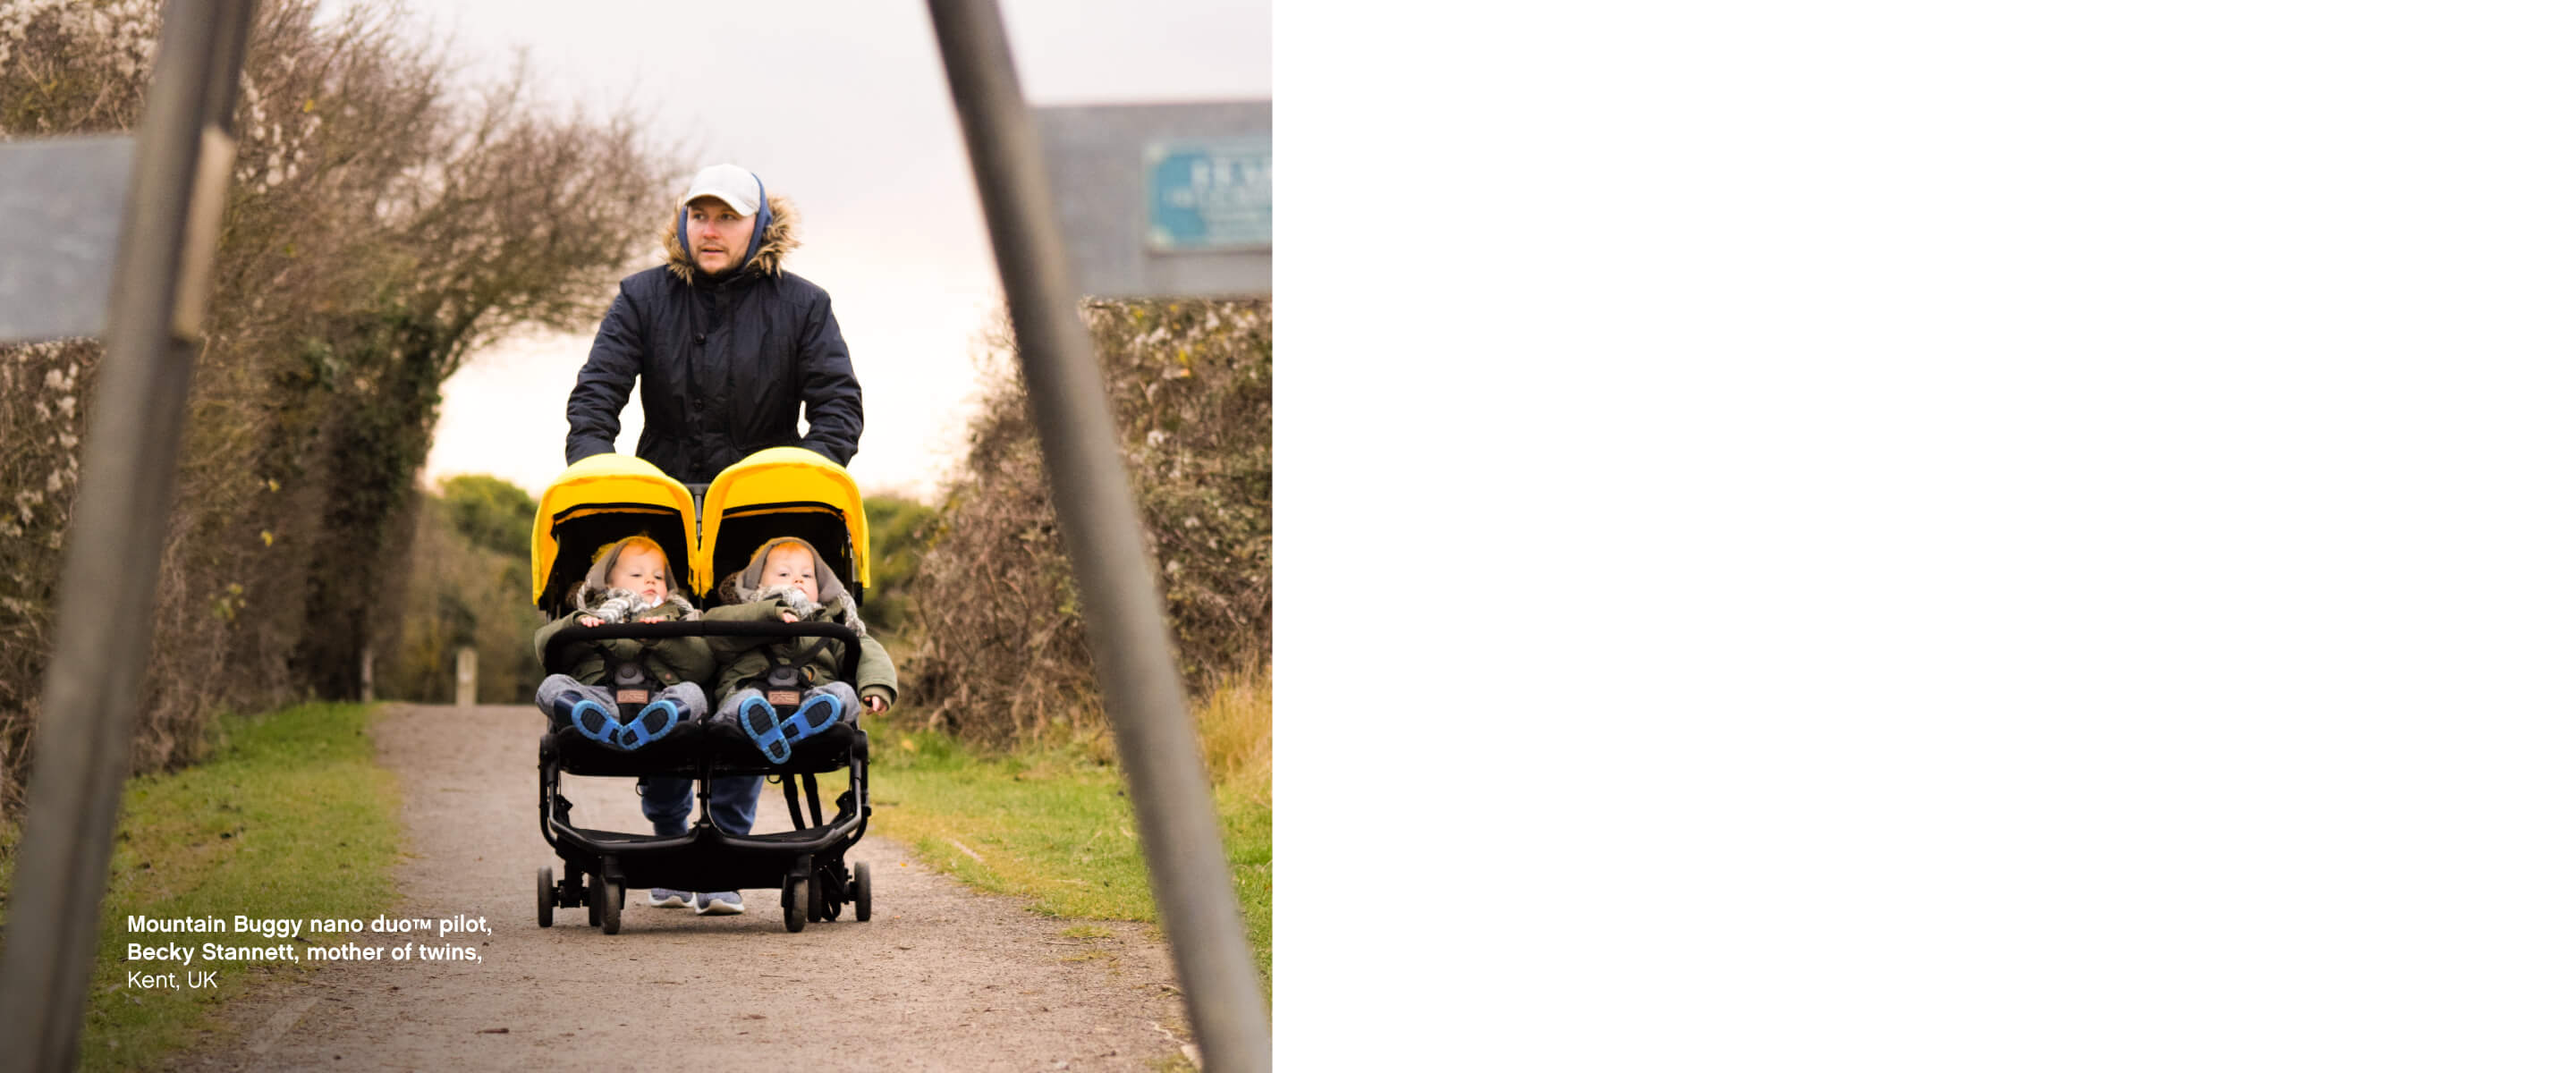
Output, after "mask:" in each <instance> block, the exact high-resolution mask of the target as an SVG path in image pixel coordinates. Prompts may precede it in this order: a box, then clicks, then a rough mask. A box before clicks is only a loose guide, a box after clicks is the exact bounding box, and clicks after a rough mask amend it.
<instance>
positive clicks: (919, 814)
mask: <svg viewBox="0 0 2576 1073" xmlns="http://www.w3.org/2000/svg"><path fill="white" fill-rule="evenodd" d="M1265 699H1266V698H1265ZM1265 709H1266V705H1265ZM1265 715H1266V711H1265ZM1265 722H1266V720H1265ZM868 734H869V737H870V739H871V740H872V741H873V742H875V744H876V747H875V750H874V752H875V754H876V755H875V762H874V768H873V770H872V771H871V772H870V779H871V782H872V785H871V787H870V789H871V796H872V797H873V798H874V799H875V803H876V805H877V811H876V816H875V818H874V819H873V820H872V821H870V822H871V825H872V826H871V830H872V831H875V832H882V833H884V834H886V835H888V836H890V837H893V838H897V839H901V840H902V841H904V842H907V843H910V844H911V845H912V847H913V851H914V856H915V857H916V858H917V859H918V863H923V864H928V865H930V866H931V867H933V868H936V869H938V870H940V871H942V872H946V873H949V874H950V875H954V876H956V877H958V878H959V879H962V880H964V881H966V882H967V883H969V884H971V885H973V886H976V887H979V888H982V889H984V890H990V891H996V892H999V893H1003V894H1010V895H1015V896H1018V897H1021V898H1026V899H1029V900H1030V901H1031V902H1032V903H1033V905H1034V908H1036V909H1037V911H1039V912H1041V913H1045V914H1048V915H1050V916H1057V917H1067V918H1075V919H1102V920H1141V921H1152V920H1153V919H1154V894H1153V890H1152V888H1151V886H1149V884H1148V882H1147V880H1146V876H1145V859H1144V855H1143V851H1142V850H1141V849H1139V848H1138V846H1137V843H1136V820H1135V813H1134V810H1133V809H1131V808H1130V807H1129V806H1128V803H1127V796H1126V785H1125V783H1124V782H1123V781H1122V780H1121V779H1120V777H1119V774H1118V772H1117V770H1116V769H1114V768H1112V767H1109V766H1106V765H1103V764H1099V763H1097V762H1094V761H1092V760H1090V759H1088V756H1087V754H1086V752H1085V751H1084V750H1081V749H1078V748H1063V749H1052V750H1041V749H1026V750H1021V751H1018V752H1014V753H1010V754H1006V755H1001V756H981V755H976V754H975V753H973V752H971V751H969V750H967V749H965V748H963V747H962V746H960V745H959V744H958V743H956V742H955V741H953V740H950V739H949V738H947V737H945V736H942V735H938V734H934V733H928V732H924V731H919V730H891V729H887V728H885V727H881V726H870V727H869V728H868ZM1263 759H1264V761H1265V763H1264V770H1263V771H1262V772H1261V776H1260V779H1259V782H1258V784H1257V785H1245V786H1243V787H1241V788H1238V787H1237V785H1236V784H1234V783H1233V782H1223V783H1220V784H1219V785H1218V786H1217V788H1216V803H1217V819H1218V823H1219V828H1220V831H1221V834H1222V837H1223V839H1224V841H1225V849H1226V858H1227V860H1228V862H1229V865H1230V867H1231V870H1232V871H1233V873H1234V889H1235V895H1236V896H1237V897H1238V898H1239V899H1240V900H1241V902H1242V905H1243V922H1244V930H1245V932H1246V934H1247V936H1248V938H1250V940H1251V943H1252V957H1253V962H1254V963H1255V964H1256V965H1257V966H1259V968H1260V970H1261V978H1262V983H1263V986H1264V987H1265V988H1266V987H1267V986H1268V984H1269V980H1270V804H1269V800H1268V797H1269V795H1268V789H1269V785H1268V784H1269V778H1268V771H1267V763H1266V761H1267V757H1266V756H1265V757H1264V758H1263ZM1245 782H1246V783H1247V784H1248V783H1249V782H1250V780H1245ZM970 851H971V852H970ZM1081 930H1082V929H1081V928H1079V927H1078V926H1077V927H1075V928H1068V929H1067V930H1066V931H1065V933H1064V934H1066V935H1069V936H1071V935H1074V934H1075V933H1076V932H1077V931H1081Z"/></svg>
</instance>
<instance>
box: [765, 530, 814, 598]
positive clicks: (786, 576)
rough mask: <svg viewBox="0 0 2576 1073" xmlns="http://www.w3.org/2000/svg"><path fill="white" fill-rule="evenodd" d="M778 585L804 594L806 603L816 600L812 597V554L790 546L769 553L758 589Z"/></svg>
mask: <svg viewBox="0 0 2576 1073" xmlns="http://www.w3.org/2000/svg"><path fill="white" fill-rule="evenodd" d="M780 585H794V586H796V591H798V592H801V593H804V594H805V600H806V602H808V603H811V602H813V601H814V600H815V599H817V597H816V596H815V595H814V593H815V589H816V586H815V584H814V556H813V553H811V552H808V551H806V550H805V549H803V548H800V547H796V546H795V545H792V544H791V545H788V546H785V547H781V548H777V549H775V550H773V551H771V552H770V553H769V563H768V565H766V566H764V567H762V568H761V572H760V587H761V588H764V589H768V588H776V587H778V586H780Z"/></svg>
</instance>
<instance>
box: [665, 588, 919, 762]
mask: <svg viewBox="0 0 2576 1073" xmlns="http://www.w3.org/2000/svg"><path fill="white" fill-rule="evenodd" d="M716 602H717V604H718V606H716V607H713V608H710V609H708V611H707V613H706V618H707V620H708V621H710V622H720V621H734V622H830V623H835V624H838V625H842V626H847V627H849V628H850V629H851V630H852V631H854V632H856V633H857V634H858V635H859V660H858V680H857V681H855V682H843V681H840V680H839V676H838V675H837V674H836V673H835V672H836V670H837V669H838V668H839V666H840V661H841V642H839V641H836V640H832V639H830V638H822V637H816V638H781V639H779V640H776V641H769V642H766V643H764V642H762V641H761V639H759V638H753V637H739V638H737V637H715V638H709V641H710V642H711V644H712V646H713V657H714V660H715V662H716V664H717V666H718V670H717V671H716V676H715V679H714V681H715V685H716V692H717V694H718V695H719V696H722V697H723V698H724V700H723V702H722V703H721V704H720V705H719V706H718V708H717V715H716V719H717V721H718V722H728V723H736V724H739V725H740V726H741V727H742V729H743V733H744V734H746V735H748V736H749V737H750V738H751V740H752V744H754V745H757V746H759V748H760V752H761V755H763V756H766V757H768V758H769V760H770V762H771V763H778V764H783V763H786V762H787V758H788V755H789V753H790V752H791V751H792V750H793V749H794V748H795V746H796V743H797V742H799V741H802V740H804V739H805V738H807V737H809V736H811V735H813V734H816V733H819V732H821V731H822V730H823V729H825V728H827V727H829V726H831V725H832V724H834V723H836V722H839V721H840V720H841V719H842V718H844V717H845V716H847V717H851V718H855V715H854V713H853V709H856V708H860V707H864V708H865V709H866V710H867V711H870V712H882V711H884V710H886V708H887V707H888V706H890V705H892V704H893V703H894V700H895V696H896V692H895V675H894V660H893V659H891V658H889V657H888V656H887V655H886V650H885V647H884V646H883V645H879V644H878V643H877V642H876V638H873V637H870V636H868V635H867V627H866V625H865V624H863V623H861V622H860V621H859V616H858V609H857V608H856V606H854V605H853V604H852V602H851V600H850V595H849V592H848V591H847V590H845V589H843V588H842V586H841V580H840V578H838V577H836V576H834V575H833V573H832V568H831V567H830V566H829V565H827V564H825V563H824V562H823V559H822V557H821V556H819V555H816V554H815V553H814V546H813V545H811V544H808V543H806V542H805V541H803V540H799V539H797V538H795V537H780V538H778V539H775V540H771V541H769V542H767V543H765V544H762V545H761V546H760V549H759V550H758V551H755V552H753V553H752V555H751V560H750V561H749V562H748V563H746V564H744V566H743V568H742V570H741V571H739V572H737V573H735V574H733V575H731V576H729V577H727V578H725V580H724V582H723V583H722V584H720V585H718V586H717V588H716ZM781 708H785V709H787V710H788V714H786V715H784V716H782V715H780V714H779V710H780V709H781Z"/></svg>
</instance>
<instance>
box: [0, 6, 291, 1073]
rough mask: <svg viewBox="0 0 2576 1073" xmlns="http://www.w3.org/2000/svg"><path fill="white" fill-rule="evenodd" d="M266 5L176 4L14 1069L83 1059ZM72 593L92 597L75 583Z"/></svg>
mask: <svg viewBox="0 0 2576 1073" xmlns="http://www.w3.org/2000/svg"><path fill="white" fill-rule="evenodd" d="M254 6H255V0H172V2H171V3H170V4H169V5H168V7H167V9H166V11H165V12H164V15H163V21H162V25H161V41H160V49H159V52H160V54H159V57H158V58H157V59H156V61H155V62H154V65H153V71H152V82H151V88H150V90H149V91H148V92H149V96H148V97H147V98H146V100H145V104H144V112H143V121H142V124H141V126H140V127H139V128H138V131H137V137H136V139H135V164H134V181H133V183H132V184H131V185H130V186H129V188H128V190H129V193H128V197H127V200H126V204H125V224H124V226H123V228H122V230H121V234H122V236H123V238H122V241H121V242H120V243H119V246H118V250H117V259H116V275H115V282H114V285H113V287H112V289H111V292H110V294H109V298H108V322H107V335H106V340H105V351H104V353H103V354H102V356H101V359H100V362H99V371H98V385H97V387H96V389H95V392H94V393H93V395H92V396H91V401H90V407H89V409H90V415H91V416H90V424H89V433H88V435H87V437H85V438H84V439H83V440H82V443H81V455H80V463H81V482H80V491H79V496H78V498H77V499H76V500H75V501H74V503H73V505H72V517H71V526H70V532H69V534H68V537H69V538H68V539H67V540H66V541H65V542H64V546H63V565H62V574H61V577H60V583H59V585H58V587H57V588H56V590H55V591H56V592H57V593H60V594H65V597H64V598H63V599H61V600H60V608H59V611H58V613H57V615H56V617H55V632H54V652H53V661H52V663H51V664H50V665H48V666H47V668H46V672H45V691H44V708H43V712H42V717H41V721H40V722H39V724H38V725H37V728H36V738H35V771H34V773H33V775H32V777H31V778H30V780H29V785H28V792H27V808H26V811H25V813H24V815H25V817H26V819H27V825H26V829H25V834H24V838H23V839H22V840H21V841H20V843H19V846H18V855H17V856H18V860H17V872H16V879H15V880H14V883H13V887H12V890H11V891H10V905H9V923H8V946H7V950H6V952H5V954H0V1040H6V1041H8V1042H9V1044H10V1045H9V1046H6V1047H0V1070H68V1069H72V1068H74V1067H75V1066H76V1065H78V1063H79V1057H80V1031H81V1012H82V1007H83V1005H84V1004H85V1001H86V999H87V998H88V995H89V978H90V959H91V957H92V956H93V954H94V952H95V951H96V949H97V944H98V914H99V903H100V900H101V898H102V896H103V895H104V893H105V891H106V886H107V866H108V858H109V855H110V853H111V851H112V850H113V848H114V839H115V834H116V813H117V806H118V804H119V799H120V798H121V797H122V795H123V791H124V785H125V775H126V763H127V751H128V748H129V747H130V744H131V738H132V736H133V727H134V717H135V709H136V706H137V704H138V703H139V700H140V698H139V697H138V696H137V690H138V687H139V685H140V682H139V681H138V680H137V678H136V677H135V676H134V675H132V674H130V673H127V672H126V670H125V669H124V668H125V667H126V666H127V665H128V664H130V663H131V662H132V661H133V655H132V653H133V651H134V647H135V646H136V645H146V646H148V645H149V644H150V643H151V628H152V627H151V622H152V615H151V609H152V590H153V586H154V583H155V582H156V581H157V580H158V578H159V576H160V571H159V569H158V565H159V563H160V562H161V546H162V543H163V536H164V533H163V530H164V529H165V527H166V526H167V525H168V522H169V515H170V493H171V486H172V484H173V482H174V479H175V475H176V472H177V465H176V461H177V453H178V444H179V438H180V433H181V428H182V423H183V420H184V418H185V416H186V404H187V399H188V380H189V376H190V374H191V372H192V371H193V369H194V366H195V364H196V351H197V347H196V343H195V341H194V340H193V339H188V338H183V337H181V336H180V335H179V334H178V333H177V332H176V331H175V329H174V325H176V324H179V323H182V322H188V323H193V322H194V321H195V320H196V311H195V310H187V309H181V308H178V306H179V303H180V300H181V295H180V288H181V283H182V281H181V276H182V273H183V269H184V261H185V259H186V258H187V256H188V253H189V251H188V249H187V244H188V237H189V233H190V228H189V218H188V217H189V207H190V204H191V202H192V199H193V195H194V192H195V191H196V189H197V187H198V183H199V175H198V171H199V163H200V155H201V153H202V152H203V151H204V150H205V148H206V147H207V146H208V145H209V144H210V143H215V144H219V145H220V144H222V143H225V142H228V141H229V139H230V134H229V128H230V126H231V109H230V103H231V101H232V98H233V93H234V90H233V86H232V83H234V82H235V81H237V80H238V79H239V78H240V74H241V60H242V53H243V43H244V42H246V41H247V40H248V37H249V27H250V17H251V13H252V10H253V8H254ZM217 105H221V106H222V108H221V109H220V110H218V109H217V107H216V106H217ZM218 151H220V149H219V150H218ZM217 178H218V180H220V178H221V177H217ZM218 203H219V202H218ZM200 233H201V234H203V233H205V232H204V231H200ZM74 593H77V594H79V597H80V598H79V599H71V598H69V594H74Z"/></svg>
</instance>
